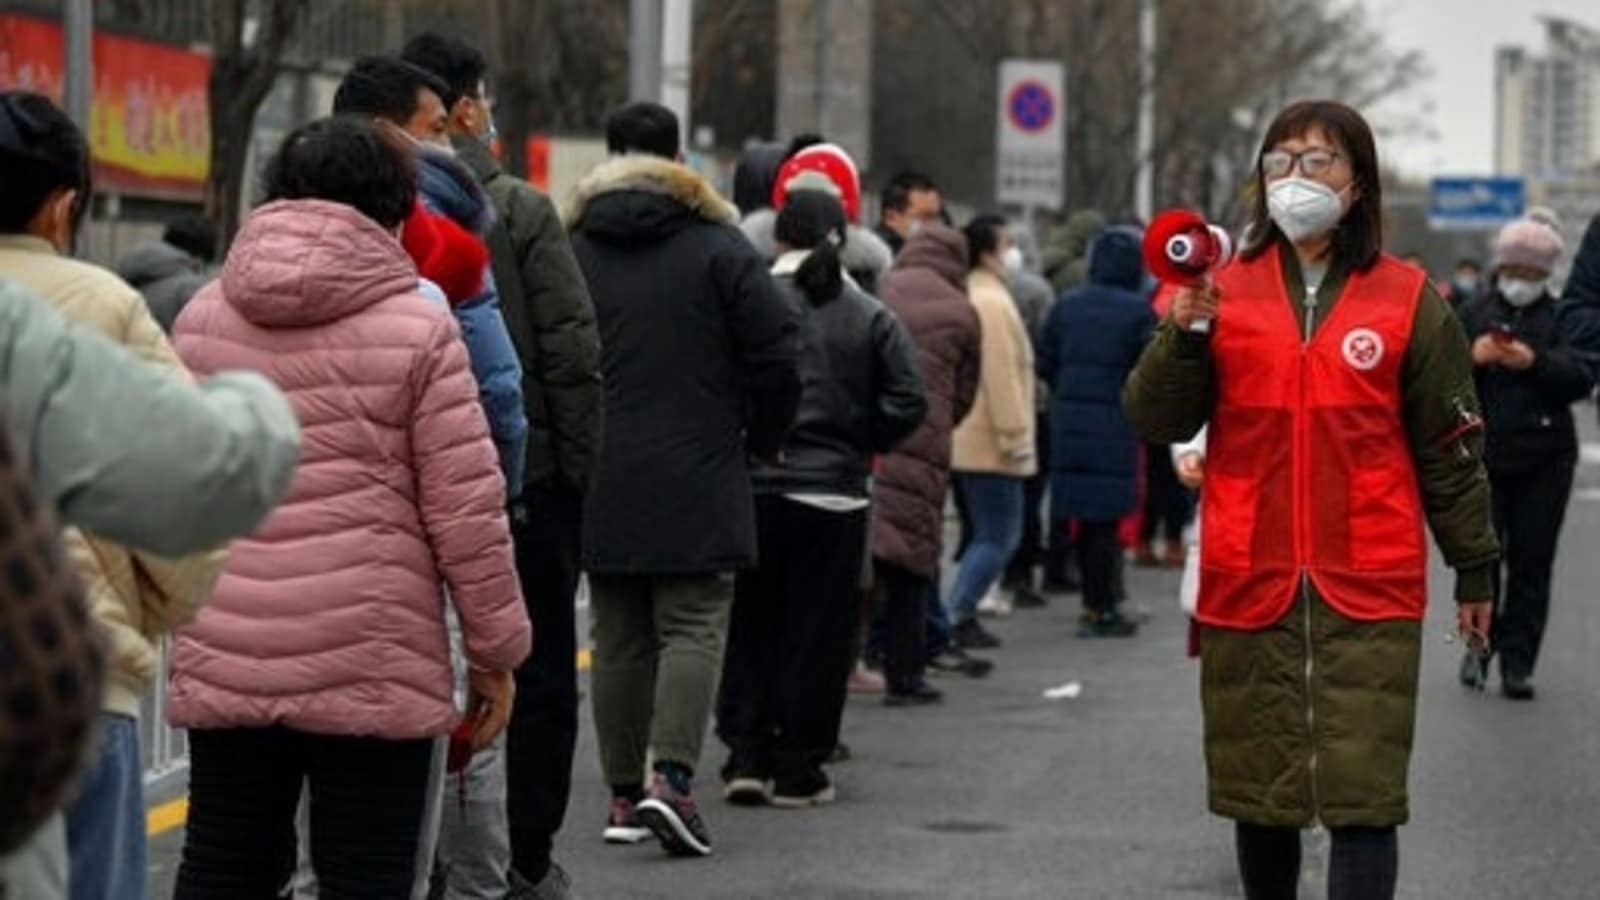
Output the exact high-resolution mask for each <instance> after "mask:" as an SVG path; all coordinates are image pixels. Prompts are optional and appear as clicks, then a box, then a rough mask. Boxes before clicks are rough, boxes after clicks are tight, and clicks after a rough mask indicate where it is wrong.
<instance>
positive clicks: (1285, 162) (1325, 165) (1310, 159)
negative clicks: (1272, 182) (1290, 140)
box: [1261, 147, 1344, 178]
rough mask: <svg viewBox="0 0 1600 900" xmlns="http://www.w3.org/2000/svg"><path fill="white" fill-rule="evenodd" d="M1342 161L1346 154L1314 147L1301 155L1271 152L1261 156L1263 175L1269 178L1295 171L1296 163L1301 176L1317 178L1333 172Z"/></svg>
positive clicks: (1302, 151) (1281, 151) (1278, 151)
mask: <svg viewBox="0 0 1600 900" xmlns="http://www.w3.org/2000/svg"><path fill="white" fill-rule="evenodd" d="M1341 159H1344V154H1342V153H1339V152H1337V151H1335V150H1324V149H1322V148H1321V147H1312V148H1310V149H1307V150H1301V151H1300V152H1299V153H1290V152H1289V151H1287V150H1269V151H1267V152H1266V153H1263V154H1261V174H1263V175H1265V176H1267V177H1268V178H1282V177H1284V176H1285V175H1288V174H1289V173H1290V172H1292V171H1294V166H1295V163H1299V164H1300V172H1301V174H1303V175H1305V176H1306V177H1307V178H1316V177H1317V176H1318V175H1322V174H1325V173H1327V172H1328V171H1329V170H1331V169H1332V168H1333V166H1334V164H1335V163H1337V162H1338V161H1339V160H1341Z"/></svg>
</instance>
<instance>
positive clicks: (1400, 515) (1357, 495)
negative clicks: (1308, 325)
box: [1197, 251, 1428, 629]
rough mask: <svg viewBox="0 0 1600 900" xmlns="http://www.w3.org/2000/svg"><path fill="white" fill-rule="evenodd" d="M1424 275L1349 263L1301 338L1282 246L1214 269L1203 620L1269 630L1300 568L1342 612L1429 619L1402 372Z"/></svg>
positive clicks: (1288, 603)
mask: <svg viewBox="0 0 1600 900" xmlns="http://www.w3.org/2000/svg"><path fill="white" fill-rule="evenodd" d="M1423 278H1424V275H1423V273H1422V272H1421V271H1420V270H1418V269H1415V268H1413V267H1411V266H1407V265H1405V264H1404V263H1401V262H1399V261H1398V260H1395V259H1393V258H1391V257H1388V256H1385V257H1383V258H1382V259H1381V260H1380V261H1379V262H1378V264H1377V265H1375V266H1373V267H1372V269H1371V270H1369V271H1367V272H1357V273H1353V274H1352V275H1351V276H1350V278H1349V280H1347V281H1346V282H1345V285H1344V292H1343V293H1342V294H1341V295H1340V296H1339V298H1338V301H1337V303H1335V304H1334V306H1333V309H1332V312H1331V313H1330V314H1329V316H1328V318H1327V319H1326V320H1325V321H1324V322H1323V323H1322V324H1321V326H1320V327H1319V328H1318V329H1317V330H1316V332H1315V334H1314V335H1313V337H1312V339H1311V341H1310V343H1306V342H1305V341H1304V337H1303V334H1304V328H1305V325H1304V322H1303V321H1296V319H1297V316H1296V315H1295V313H1294V312H1293V307H1292V306H1291V305H1290V302H1289V300H1288V291H1287V289H1286V288H1285V287H1284V283H1283V272H1282V268H1281V265H1280V263H1279V259H1278V253H1277V252H1275V251H1268V252H1267V253H1264V254H1262V255H1261V256H1260V257H1258V258H1257V259H1255V260H1254V261H1252V262H1239V263H1236V264H1234V265H1232V266H1230V267H1229V268H1227V269H1225V270H1224V271H1222V272H1220V273H1218V277H1217V284H1218V287H1219V288H1220V289H1221V291H1222V296H1223V300H1222V315H1220V316H1219V317H1218V318H1217V321H1216V322H1215V323H1213V329H1214V330H1213V334H1212V338H1211V353H1212V358H1213V359H1214V360H1215V363H1216V378H1217V405H1216V409H1215V411H1214V412H1213V413H1212V417H1211V425H1210V430H1209V431H1208V433H1207V453H1206V474H1205V488H1204V490H1203V491H1202V493H1203V501H1202V508H1203V514H1204V516H1205V520H1204V521H1205V527H1204V528H1203V529H1202V538H1201V549H1200V554H1201V555H1200V560H1201V562H1200V565H1201V577H1200V601H1199V613H1198V616H1197V617H1198V618H1199V619H1200V621H1202V622H1204V623H1205V624H1207V625H1213V626H1220V627H1227V628H1242V629H1257V628H1265V627H1267V626H1268V625H1271V624H1273V623H1274V622H1276V621H1278V620H1279V619H1281V618H1282V617H1283V616H1284V615H1285V614H1287V613H1288V612H1289V610H1290V609H1291V608H1292V607H1293V605H1294V602H1295V596H1296V592H1297V591H1298V590H1299V587H1300V583H1301V579H1302V578H1308V579H1310V581H1311V582H1312V583H1313V584H1315V585H1316V588H1317V590H1318V592H1319V593H1320V594H1321V595H1322V596H1323V597H1324V598H1326V600H1327V602H1328V603H1329V604H1331V605H1332V606H1333V607H1334V609H1336V610H1338V611H1339V612H1340V613H1343V614H1344V615H1345V616H1347V617H1349V618H1352V619H1358V620H1365V621H1372V620H1379V619H1421V618H1422V613H1423V607H1424V605H1425V604H1426V602H1427V583H1426V581H1427V564H1428V555H1427V547H1426V544H1425V543H1424V534H1423V515H1422V502H1421V494H1420V492H1419V490H1418V487H1417V476H1416V471H1415V469H1414V467H1413V464H1412V459H1411V449H1410V445H1409V443H1408V441H1407V438H1406V429H1405V424H1404V422H1403V421H1402V419H1401V415H1400V368H1401V365H1402V363H1403V361H1404V359H1405V355H1406V345H1407V344H1408V342H1409V341H1410V339H1411V325H1412V321H1413V320H1414V319H1415V317H1416V310H1417V302H1418V298H1419V297H1420V296H1421V291H1422V282H1423ZM1331 299H1332V298H1322V302H1323V303H1328V302H1330V301H1331ZM1302 317H1303V313H1302Z"/></svg>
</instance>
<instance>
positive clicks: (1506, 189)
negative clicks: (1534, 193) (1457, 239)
mask: <svg viewBox="0 0 1600 900" xmlns="http://www.w3.org/2000/svg"><path fill="white" fill-rule="evenodd" d="M1527 202H1528V199H1527V189H1526V186H1525V185H1524V184H1523V181H1522V179H1521V178H1435V179H1433V182H1432V183H1431V184H1430V185H1429V188H1428V226H1429V227H1430V228H1433V229H1434V230H1436V231H1487V230H1491V229H1495V228H1499V227H1500V226H1502V225H1504V224H1505V223H1507V222H1509V221H1511V220H1512V219H1515V218H1517V217H1518V216H1520V215H1522V211H1523V209H1524V208H1525V207H1526V206H1527Z"/></svg>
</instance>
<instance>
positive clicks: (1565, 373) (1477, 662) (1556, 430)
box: [1460, 218, 1594, 700]
mask: <svg viewBox="0 0 1600 900" xmlns="http://www.w3.org/2000/svg"><path fill="white" fill-rule="evenodd" d="M1563 249H1564V248H1563V246H1562V240H1561V237H1560V235H1558V234H1557V233H1556V232H1555V230H1554V229H1552V228H1550V227H1549V226H1547V225H1545V224H1543V223H1541V222H1537V221H1534V220H1532V219H1526V218H1524V219H1519V220H1517V221H1515V222H1512V223H1510V224H1508V225H1506V226H1505V228H1503V229H1501V231H1500V235H1499V237H1498V238H1497V239H1496V241H1495V268H1494V273H1493V282H1492V283H1493V284H1494V287H1493V289H1492V290H1490V291H1487V292H1485V293H1484V294H1483V295H1481V296H1479V297H1478V298H1477V299H1475V300H1472V301H1470V302H1468V303H1467V304H1465V305H1464V306H1462V307H1461V308H1460V314H1461V323H1462V325H1463V326H1464V327H1465V329H1466V332H1467V339H1468V340H1469V341H1470V342H1471V343H1472V362H1473V365H1474V370H1473V380H1474V381H1475V383H1476V384H1477V388H1478V398H1479V400H1480V401H1481V402H1482V403H1483V417H1484V423H1485V426H1486V430H1485V434H1484V439H1485V448H1484V463H1485V465H1486V466H1487V467H1488V470H1489V484H1490V486H1491V488H1492V490H1493V494H1494V524H1495V532H1496V534H1498V535H1499V538H1500V546H1501V547H1502V548H1503V552H1504V554H1505V556H1504V558H1505V575H1504V578H1503V580H1502V579H1501V578H1499V577H1497V578H1496V584H1495V588H1496V593H1495V616H1494V624H1493V627H1492V628H1491V629H1490V632H1489V652H1490V653H1492V654H1495V655H1498V656H1499V657H1500V689H1501V692H1502V693H1503V694H1504V695H1505V696H1506V697H1508V698H1511V699H1513V700H1531V699H1533V696H1534V688H1533V680H1532V679H1533V672H1534V669H1535V667H1536V664H1537V662H1538V659H1539V645H1540V643H1541V642H1542V641H1543V639H1544V631H1545V624H1546V622H1547V621H1548V619H1549V612H1550V573H1551V569H1552V568H1554V566H1555V556H1556V543H1557V540H1558V538H1559V537H1560V535H1561V523H1562V520H1563V518H1564V517H1565V514H1566V509H1567V498H1568V496H1569V495H1570V494H1571V493H1572V478H1573V472H1574V470H1575V469H1576V468H1577V463H1578V430H1577V426H1576V425H1575V424H1574V422H1573V419H1572V404H1573V403H1576V402H1577V401H1579V400H1582V399H1583V398H1585V397H1587V396H1589V394H1590V393H1592V392H1593V391H1594V377H1593V375H1592V374H1591V372H1590V371H1589V369H1588V368H1587V367H1586V366H1585V365H1584V364H1583V362H1582V361H1581V360H1580V359H1579V357H1578V356H1577V355H1576V354H1575V353H1574V352H1573V351H1572V350H1571V349H1570V348H1569V346H1568V340H1567V336H1566V335H1564V334H1563V333H1562V331H1561V328H1560V325H1561V323H1560V322H1559V321H1558V319H1557V315H1556V301H1555V299H1554V298H1553V297H1552V296H1551V295H1550V288H1549V283H1550V273H1551V271H1552V270H1553V269H1554V268H1555V264H1556V260H1557V259H1558V258H1559V257H1560V256H1561V251H1562V250H1563ZM1488 663H1489V660H1488V658H1487V656H1486V655H1485V654H1482V653H1479V652H1476V651H1473V650H1469V651H1468V653H1467V655H1466V657H1465V658H1464V659H1463V660H1462V663H1461V679H1462V683H1463V684H1465V685H1467V686H1468V687H1474V688H1482V686H1483V684H1484V680H1485V677H1486V676H1487V673H1488Z"/></svg>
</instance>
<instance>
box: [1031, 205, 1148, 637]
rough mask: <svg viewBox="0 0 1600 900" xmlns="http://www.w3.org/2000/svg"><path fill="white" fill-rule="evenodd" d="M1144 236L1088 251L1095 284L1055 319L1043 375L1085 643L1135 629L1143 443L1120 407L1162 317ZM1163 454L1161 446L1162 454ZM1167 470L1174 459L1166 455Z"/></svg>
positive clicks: (1057, 513) (1042, 358) (1053, 511)
mask: <svg viewBox="0 0 1600 900" xmlns="http://www.w3.org/2000/svg"><path fill="white" fill-rule="evenodd" d="M1140 240H1141V238H1140V235H1139V233H1138V232H1137V231H1136V230H1134V229H1132V228H1128V227H1125V226H1117V227H1112V228H1108V229H1106V230H1105V231H1102V232H1100V234H1099V236H1098V237H1096V238H1095V239H1094V242H1093V243H1092V244H1091V245H1090V248H1089V282H1088V284H1086V285H1084V286H1083V287H1081V288H1078V289H1076V290H1073V291H1068V292H1067V293H1066V294H1065V295H1064V296H1063V297H1062V298H1061V301H1060V302H1059V303H1057V304H1056V308H1055V309H1054V310H1053V311H1052V312H1051V314H1050V321H1049V323H1048V324H1046V326H1045V335H1044V342H1043V343H1042V344H1041V346H1040V348H1039V374H1040V376H1041V377H1043V378H1045V379H1046V380H1047V381H1049V383H1050V427H1051V428H1052V429H1053V431H1054V434H1053V435H1052V436H1051V441H1050V455H1051V458H1050V471H1051V480H1050V498H1051V499H1050V517H1051V521H1052V522H1053V523H1054V526H1055V528H1057V529H1061V530H1064V529H1066V528H1067V527H1068V524H1069V523H1073V522H1076V523H1077V528H1078V541H1077V544H1078V559H1079V562H1080V565H1081V567H1082V572H1083V603H1084V608H1085V610H1086V615H1085V619H1084V623H1083V628H1082V629H1081V631H1080V634H1081V635H1082V636H1084V637H1127V636H1129V635H1132V634H1134V633H1135V632H1136V631H1138V623H1137V622H1135V621H1133V620H1132V619H1130V618H1129V617H1128V616H1127V615H1125V614H1124V612H1123V610H1122V609H1121V607H1120V601H1121V597H1120V596H1119V593H1118V590H1117V573H1118V568H1119V565H1120V562H1121V558H1122V541H1121V538H1120V537H1119V534H1118V523H1119V521H1120V520H1121V519H1122V518H1123V517H1124V516H1126V515H1128V514H1129V513H1131V512H1133V511H1134V509H1135V508H1136V507H1137V504H1138V470H1139V441H1138V437H1137V436H1136V435H1135V434H1134V432H1133V428H1132V427H1131V426H1130V425H1129V424H1128V420H1127V417H1126V416H1125V415H1124V413H1123V411H1122V403H1121V392H1122V383H1123V381H1124V380H1125V379H1126V378H1127V377H1128V373H1129V372H1130V371H1132V370H1133V366H1134V363H1135V362H1137V361H1138V359H1139V354H1140V352H1141V351H1142V350H1143V349H1144V346H1145V343H1146V342H1147V341H1148V340H1149V339H1150V332H1151V330H1152V329H1153V328H1154V327H1155V324H1156V317H1155V313H1154V312H1153V311H1152V310H1151V307H1150V303H1149V301H1148V300H1147V299H1146V297H1145V294H1144V263H1143V261H1142V256H1141V251H1140ZM1162 452H1163V456H1165V452H1166V451H1165V449H1164V448H1163V451H1162ZM1162 463H1163V464H1164V465H1167V466H1168V468H1169V470H1170V468H1171V463H1170V461H1169V460H1168V459H1166V458H1163V460H1162Z"/></svg>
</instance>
